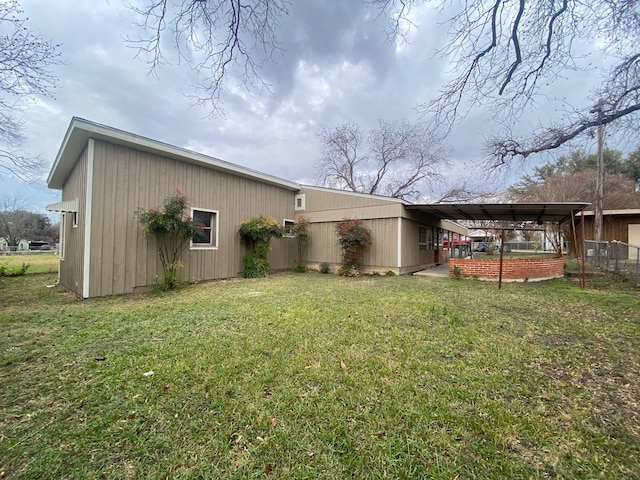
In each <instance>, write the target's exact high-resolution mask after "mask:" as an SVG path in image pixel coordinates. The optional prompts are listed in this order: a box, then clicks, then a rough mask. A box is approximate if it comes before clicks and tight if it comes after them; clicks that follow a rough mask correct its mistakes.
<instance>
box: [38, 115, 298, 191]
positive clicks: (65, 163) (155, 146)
mask: <svg viewBox="0 0 640 480" xmlns="http://www.w3.org/2000/svg"><path fill="white" fill-rule="evenodd" d="M90 138H93V139H96V140H103V141H107V142H111V143H115V144H118V145H123V146H127V147H131V148H135V149H137V150H142V151H145V152H149V153H154V154H157V155H161V156H164V157H168V158H173V159H177V160H181V161H184V162H186V163H190V164H193V165H198V166H202V167H206V168H211V169H214V170H218V171H222V172H226V173H230V174H233V175H237V176H241V177H245V178H250V179H253V180H258V181H261V182H263V183H268V184H271V185H276V186H279V187H282V188H286V189H288V190H292V191H297V190H299V189H300V185H299V184H298V183H296V182H291V181H288V180H284V179H281V178H278V177H274V176H272V175H268V174H265V173H261V172H258V171H255V170H252V169H249V168H245V167H240V166H238V165H234V164H232V163H229V162H225V161H224V160H220V159H218V158H214V157H210V156H207V155H203V154H201V153H197V152H193V151H191V150H188V149H186V148H181V147H176V146H174V145H169V144H166V143H162V142H159V141H157V140H152V139H149V138H146V137H142V136H140V135H136V134H133V133H129V132H125V131H123V130H118V129H115V128H112V127H108V126H105V125H101V124H98V123H94V122H90V121H88V120H84V119H82V118H78V117H73V118H72V120H71V123H70V124H69V128H68V129H67V133H66V134H65V137H64V139H63V141H62V144H61V145H60V149H59V151H58V155H57V156H56V159H55V161H54V163H53V166H52V167H51V171H50V172H49V176H48V178H47V185H48V186H49V188H54V189H58V190H61V189H62V187H63V185H64V182H65V181H66V179H67V177H68V176H69V173H70V172H71V170H72V168H73V165H74V164H75V162H76V161H77V160H78V157H79V156H80V154H81V153H82V150H83V149H84V148H85V145H86V144H87V141H88V140H89V139H90Z"/></svg>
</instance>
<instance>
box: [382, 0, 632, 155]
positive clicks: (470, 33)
mask: <svg viewBox="0 0 640 480" xmlns="http://www.w3.org/2000/svg"><path fill="white" fill-rule="evenodd" d="M370 1H371V3H374V4H375V5H376V6H377V7H378V8H379V9H380V12H381V14H384V15H387V16H388V18H389V25H390V28H389V34H390V35H391V36H394V37H396V36H399V35H400V36H401V35H404V34H406V33H407V31H408V30H409V29H410V28H411V27H412V26H413V21H412V18H413V17H412V9H413V8H414V7H416V6H417V5H419V4H422V3H426V2H425V0H370ZM439 5H440V8H441V9H442V10H444V8H445V7H449V6H450V2H444V1H443V2H440V3H439ZM448 11H449V10H448ZM639 16H640V2H638V1H637V0H630V1H620V2H616V1H611V0H591V1H589V2H583V1H580V0H517V1H515V2H514V1H508V0H465V1H463V2H462V5H461V8H460V9H459V10H458V11H457V12H456V13H454V14H453V16H451V17H450V19H449V23H448V25H449V34H450V41H449V43H448V46H447V47H445V48H444V49H443V50H442V51H441V53H442V54H443V56H444V57H446V58H448V59H451V66H452V70H453V72H454V76H453V79H452V80H451V81H449V82H448V83H447V84H446V85H445V86H444V88H443V89H442V90H441V92H442V93H441V95H439V96H438V97H437V98H435V99H433V100H432V101H430V102H428V103H425V104H423V105H421V106H420V109H421V110H422V111H423V112H425V113H427V112H430V113H434V114H435V122H436V123H437V124H438V125H443V124H444V125H447V126H449V127H451V126H452V125H453V124H454V123H455V122H456V121H458V120H459V119H460V118H462V117H464V116H465V115H466V114H467V113H468V111H469V110H470V109H471V108H473V107H476V106H479V105H492V106H493V107H495V111H496V112H507V113H508V114H509V115H508V117H509V118H510V119H513V118H517V116H518V115H520V112H521V111H522V108H523V107H525V106H526V105H527V104H529V103H530V102H531V101H532V100H534V98H535V97H536V95H537V94H540V93H541V88H540V87H542V86H546V85H549V84H552V83H553V82H554V81H555V80H557V79H558V78H559V77H562V76H564V75H570V74H571V72H572V71H575V70H587V69H590V68H592V67H591V65H590V64H589V63H588V61H583V60H584V59H583V58H581V54H580V52H579V48H580V46H581V45H584V44H594V43H596V42H597V43H598V46H599V48H600V49H601V50H602V51H603V52H604V53H605V54H606V55H607V56H608V58H610V59H614V60H615V64H614V65H613V66H612V68H611V69H610V70H609V72H608V74H607V75H606V76H604V77H603V80H602V83H601V84H600V86H599V88H598V89H597V91H596V92H594V97H593V98H592V99H590V100H587V102H586V104H585V105H583V106H582V107H580V108H574V111H573V112H570V113H568V114H567V115H566V116H565V117H566V118H564V119H562V121H559V122H557V123H555V124H551V125H547V126H545V127H543V128H541V129H540V130H539V131H537V132H534V133H533V134H532V135H531V136H530V137H529V138H524V139H517V138H514V136H513V135H512V134H511V132H510V131H509V129H508V128H507V129H505V131H504V132H502V134H501V135H499V136H498V137H496V138H493V139H491V140H490V141H489V142H488V143H487V146H486V153H488V154H489V155H490V156H491V158H492V159H493V165H494V166H501V165H509V164H511V163H512V162H513V160H514V159H516V158H520V159H523V158H526V157H528V156H529V155H531V154H534V153H538V152H543V151H547V150H552V149H554V148H557V147H559V146H561V145H564V144H566V143H567V142H569V141H570V140H572V139H574V138H576V137H578V136H579V135H582V134H585V133H588V132H589V130H591V129H592V128H593V127H596V126H598V125H607V124H612V123H614V122H616V123H618V124H619V123H621V120H623V119H625V120H627V121H628V122H631V123H632V124H633V123H635V122H637V119H638V114H637V112H638V111H639V110H640V49H639V47H638V45H640V22H638V18H639ZM594 99H595V100H594ZM596 100H601V101H602V103H601V108H597V109H594V108H593V106H594V104H596V103H598V102H597V101H596ZM508 123H510V122H508ZM508 123H507V124H508ZM635 124H636V125H637V123H635Z"/></svg>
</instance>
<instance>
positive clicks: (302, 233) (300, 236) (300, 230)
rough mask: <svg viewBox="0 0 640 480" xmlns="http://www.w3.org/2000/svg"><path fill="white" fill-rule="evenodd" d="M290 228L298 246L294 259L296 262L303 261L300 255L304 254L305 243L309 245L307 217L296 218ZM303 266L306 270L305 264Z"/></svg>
mask: <svg viewBox="0 0 640 480" xmlns="http://www.w3.org/2000/svg"><path fill="white" fill-rule="evenodd" d="M291 230H292V232H293V234H294V235H295V236H296V244H297V246H298V258H297V259H296V263H304V261H303V260H302V257H303V256H304V255H303V254H304V251H305V249H306V248H307V245H309V219H308V218H305V217H300V218H298V221H297V222H296V223H295V224H294V225H293V228H292V229H291ZM304 267H305V270H306V268H307V266H306V264H305V266H304ZM294 269H295V267H294Z"/></svg>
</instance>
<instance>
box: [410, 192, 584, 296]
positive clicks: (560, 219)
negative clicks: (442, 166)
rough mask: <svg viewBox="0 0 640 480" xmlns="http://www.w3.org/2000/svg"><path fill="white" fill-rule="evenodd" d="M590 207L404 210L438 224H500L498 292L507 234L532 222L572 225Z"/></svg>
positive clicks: (445, 206) (466, 205)
mask: <svg viewBox="0 0 640 480" xmlns="http://www.w3.org/2000/svg"><path fill="white" fill-rule="evenodd" d="M589 205H590V204H589V203H584V202H544V203H543V202H539V203H438V204H417V205H407V206H406V208H407V210H417V211H420V212H423V213H425V214H427V215H430V216H432V217H435V218H437V219H440V220H453V221H459V220H472V221H483V220H484V221H495V222H501V225H500V226H498V227H497V228H496V229H499V230H501V236H500V237H501V238H500V247H501V248H500V274H499V277H498V288H502V272H503V262H504V248H503V243H504V232H505V231H506V230H515V229H518V230H524V229H523V228H522V227H521V226H520V225H519V224H520V223H521V222H534V223H535V224H536V225H544V224H545V223H555V224H557V225H562V224H563V223H565V222H567V221H572V222H573V219H574V217H575V215H576V214H577V213H578V212H581V211H582V210H584V209H585V208H586V207H587V206H589ZM574 231H575V229H574Z"/></svg>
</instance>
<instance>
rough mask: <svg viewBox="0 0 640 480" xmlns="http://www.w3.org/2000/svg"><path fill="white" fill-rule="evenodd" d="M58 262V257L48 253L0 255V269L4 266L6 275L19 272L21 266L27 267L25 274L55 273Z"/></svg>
mask: <svg viewBox="0 0 640 480" xmlns="http://www.w3.org/2000/svg"><path fill="white" fill-rule="evenodd" d="M58 262H59V258H58V255H57V254H55V253H49V252H47V253H25V254H22V253H21V254H13V255H0V268H1V267H3V266H4V267H5V270H6V272H8V273H11V272H13V271H16V270H19V269H20V267H22V265H23V264H27V265H28V268H27V271H26V272H27V273H55V272H57V271H58Z"/></svg>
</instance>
